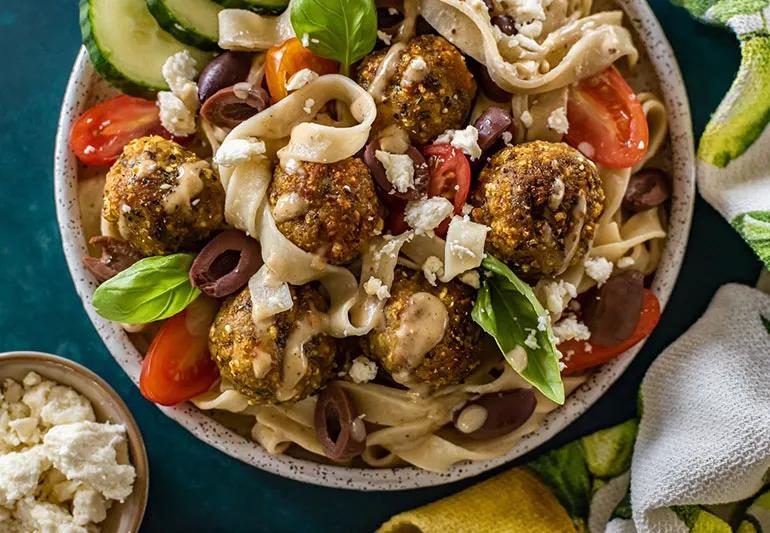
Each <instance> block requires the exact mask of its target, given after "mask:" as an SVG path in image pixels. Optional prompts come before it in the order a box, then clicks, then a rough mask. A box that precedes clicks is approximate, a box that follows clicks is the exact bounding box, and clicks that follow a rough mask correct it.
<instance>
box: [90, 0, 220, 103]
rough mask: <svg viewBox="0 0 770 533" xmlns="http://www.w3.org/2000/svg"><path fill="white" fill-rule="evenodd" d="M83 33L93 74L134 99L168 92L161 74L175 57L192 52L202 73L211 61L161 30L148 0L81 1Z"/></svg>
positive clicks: (208, 55) (208, 56)
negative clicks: (151, 11)
mask: <svg viewBox="0 0 770 533" xmlns="http://www.w3.org/2000/svg"><path fill="white" fill-rule="evenodd" d="M80 29H81V31H82V32H83V44H84V45H85V46H86V49H87V50H88V55H89V56H90V57H91V63H92V64H93V66H94V69H95V70H96V71H97V72H98V73H99V74H100V75H101V76H102V77H103V78H104V79H105V80H107V81H108V82H109V83H110V84H111V85H113V86H115V87H117V88H118V89H120V90H121V91H123V92H124V93H126V94H130V95H133V96H140V97H144V98H154V95H155V93H156V92H157V91H161V90H165V89H167V88H168V85H167V84H166V81H165V80H164V79H163V74H162V72H161V70H162V68H163V63H165V62H166V59H168V57H169V56H172V55H174V54H176V53H177V52H181V51H182V50H185V49H186V50H189V52H190V54H191V55H192V56H193V57H194V58H195V60H196V61H197V64H198V68H199V69H202V68H203V67H204V66H205V65H206V63H208V61H209V59H210V58H211V56H210V54H207V53H205V52H202V51H200V50H197V49H195V48H192V47H189V46H185V45H183V44H182V43H180V42H179V41H177V40H176V39H174V38H173V37H172V36H171V35H170V34H169V33H167V32H165V31H163V30H162V29H161V27H160V26H159V25H158V23H157V22H156V21H155V19H154V18H152V15H150V12H149V11H148V10H147V5H146V4H145V2H144V0H80Z"/></svg>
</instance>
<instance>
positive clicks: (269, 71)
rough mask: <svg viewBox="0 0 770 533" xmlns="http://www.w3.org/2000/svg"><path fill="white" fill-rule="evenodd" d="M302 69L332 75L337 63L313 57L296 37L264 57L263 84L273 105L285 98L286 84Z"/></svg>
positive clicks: (268, 52) (274, 48)
mask: <svg viewBox="0 0 770 533" xmlns="http://www.w3.org/2000/svg"><path fill="white" fill-rule="evenodd" d="M304 68H309V69H310V70H312V71H313V72H315V73H316V74H318V75H323V74H334V73H336V72H338V71H339V63H337V62H336V61H332V60H331V59H326V58H323V57H319V56H317V55H315V54H314V53H313V52H311V51H310V50H308V49H307V48H305V47H304V46H302V41H300V40H299V39H297V38H296V37H294V38H292V39H289V40H288V41H285V42H284V43H282V44H279V45H276V46H273V47H272V48H270V49H269V50H268V51H267V54H266V55H265V82H267V89H268V90H269V91H270V96H271V97H272V98H273V103H275V102H277V101H278V100H281V99H283V98H285V97H286V96H287V95H288V94H289V93H288V91H286V82H287V81H289V79H290V78H291V77H292V76H293V75H294V74H296V73H297V72H299V71H300V70H302V69H304Z"/></svg>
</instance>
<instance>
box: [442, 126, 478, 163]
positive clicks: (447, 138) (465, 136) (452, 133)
mask: <svg viewBox="0 0 770 533" xmlns="http://www.w3.org/2000/svg"><path fill="white" fill-rule="evenodd" d="M436 143H446V144H451V145H452V146H454V147H455V148H458V149H460V150H462V152H463V153H464V154H467V155H469V156H470V158H471V159H478V158H479V157H481V148H480V147H479V130H477V129H476V128H475V127H473V126H468V127H466V128H465V129H464V130H446V131H445V132H444V133H442V134H441V135H439V136H438V137H436Z"/></svg>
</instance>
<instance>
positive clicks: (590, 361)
mask: <svg viewBox="0 0 770 533" xmlns="http://www.w3.org/2000/svg"><path fill="white" fill-rule="evenodd" d="M643 298H644V299H643V300H642V312H641V313H640V315H639V322H637V324H636V328H635V329H634V332H633V333H632V334H631V336H630V337H628V338H627V339H626V340H624V341H623V342H621V343H620V344H615V345H614V346H602V345H600V344H594V343H592V342H591V340H590V339H589V340H588V342H586V341H577V340H571V341H566V342H562V343H561V344H559V351H560V352H561V353H562V354H564V364H566V365H567V368H565V369H564V370H562V372H561V373H562V374H563V375H565V376H569V375H572V374H577V373H579V372H582V371H583V370H586V369H588V368H591V367H594V366H596V365H601V364H604V363H606V362H607V361H609V360H611V359H613V358H614V357H617V356H618V355H620V354H622V353H623V352H625V351H626V350H628V349H629V348H631V347H632V346H633V345H635V344H636V343H638V342H639V341H641V340H642V339H645V338H646V337H648V336H649V335H650V333H652V330H653V329H655V326H656V325H657V324H658V320H660V303H659V302H658V298H657V297H656V296H655V293H653V292H652V291H651V290H650V289H644V297H643ZM586 347H588V349H586Z"/></svg>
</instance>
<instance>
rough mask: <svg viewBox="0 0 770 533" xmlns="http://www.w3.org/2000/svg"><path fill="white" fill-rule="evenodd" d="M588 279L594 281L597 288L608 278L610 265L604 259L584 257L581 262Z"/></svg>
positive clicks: (610, 272)
mask: <svg viewBox="0 0 770 533" xmlns="http://www.w3.org/2000/svg"><path fill="white" fill-rule="evenodd" d="M583 266H584V267H585V269H586V274H588V277H589V278H591V279H593V280H594V281H596V283H597V284H598V286H599V287H601V286H602V285H604V283H605V282H606V281H607V280H608V279H609V278H610V275H611V274H612V263H611V262H609V261H608V260H607V259H605V258H604V257H586V258H585V261H583Z"/></svg>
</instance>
